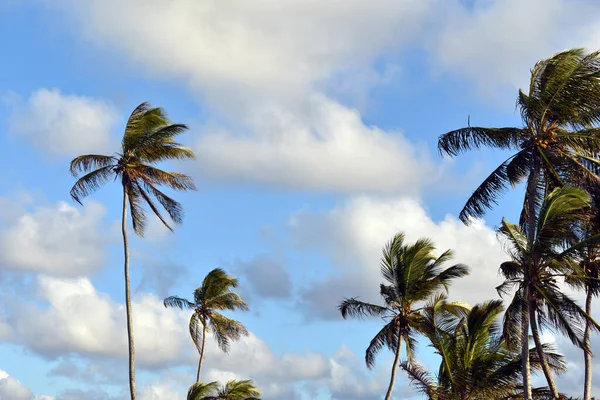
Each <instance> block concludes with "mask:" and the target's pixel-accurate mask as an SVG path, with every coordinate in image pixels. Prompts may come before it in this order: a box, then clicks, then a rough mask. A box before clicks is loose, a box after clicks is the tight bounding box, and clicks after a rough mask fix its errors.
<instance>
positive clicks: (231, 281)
mask: <svg viewBox="0 0 600 400" xmlns="http://www.w3.org/2000/svg"><path fill="white" fill-rule="evenodd" d="M237 286H238V281H237V279H235V278H233V277H231V276H229V275H227V273H225V271H223V270H222V269H221V268H215V269H213V270H212V271H210V272H209V273H208V275H206V277H205V278H204V281H203V282H202V286H200V287H199V288H197V289H196V290H195V291H194V300H193V301H189V300H186V299H183V298H181V297H177V296H170V297H167V298H166V299H165V300H164V305H165V307H179V308H181V309H184V308H185V309H188V310H194V313H193V314H192V316H191V318H190V335H191V336H192V340H193V341H194V344H195V345H196V348H197V349H198V352H199V353H200V360H199V361H198V374H197V375H196V382H200V373H201V372H202V361H203V360H204V351H205V345H206V334H207V332H208V330H209V329H210V331H211V332H212V334H213V335H214V337H215V339H216V340H217V344H218V345H219V348H221V350H223V351H224V352H225V353H227V352H229V341H230V340H238V339H239V338H241V337H242V336H247V335H248V331H247V330H246V328H245V327H244V325H242V324H241V323H240V322H238V321H236V320H233V319H230V318H227V317H226V316H224V315H223V314H221V313H219V312H218V311H220V310H235V309H240V310H245V311H246V310H248V305H247V304H246V303H245V302H244V300H242V297H241V296H240V295H239V294H237V293H235V292H232V291H230V288H232V287H233V288H235V287H237Z"/></svg>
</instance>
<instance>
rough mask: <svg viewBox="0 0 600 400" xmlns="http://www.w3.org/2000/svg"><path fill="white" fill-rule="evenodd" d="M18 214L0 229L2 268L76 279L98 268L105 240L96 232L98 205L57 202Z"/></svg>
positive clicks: (100, 214) (101, 212)
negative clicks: (75, 205)
mask: <svg viewBox="0 0 600 400" xmlns="http://www.w3.org/2000/svg"><path fill="white" fill-rule="evenodd" d="M21 212H22V213H21V214H20V215H18V216H16V215H13V216H11V218H10V220H8V221H7V225H6V226H4V227H2V228H1V230H0V262H2V266H3V267H4V268H10V269H16V270H25V271H35V272H44V273H47V274H51V275H57V276H80V275H85V274H89V273H91V272H93V271H96V270H98V269H99V268H100V267H101V266H102V263H103V261H104V244H105V243H106V241H107V238H106V237H105V236H104V235H103V234H102V233H101V229H100V225H101V223H102V220H103V219H104V216H105V214H106V209H105V207H104V206H103V205H102V204H100V203H97V202H93V201H92V202H89V203H88V204H87V205H86V207H85V208H75V207H73V206H71V205H69V204H67V203H66V202H62V201H61V202H58V203H56V204H51V205H45V206H40V207H36V208H34V209H33V211H27V210H21Z"/></svg>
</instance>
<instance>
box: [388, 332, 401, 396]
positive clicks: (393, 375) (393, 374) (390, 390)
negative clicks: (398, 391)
mask: <svg viewBox="0 0 600 400" xmlns="http://www.w3.org/2000/svg"><path fill="white" fill-rule="evenodd" d="M401 350H402V336H400V328H398V347H397V348H396V357H395V358H394V365H393V366H392V376H391V377H390V386H389V387H388V390H387V393H386V394H385V399H384V400H390V399H391V398H392V391H393V390H394V383H396V372H398V363H399V362H400V351H401Z"/></svg>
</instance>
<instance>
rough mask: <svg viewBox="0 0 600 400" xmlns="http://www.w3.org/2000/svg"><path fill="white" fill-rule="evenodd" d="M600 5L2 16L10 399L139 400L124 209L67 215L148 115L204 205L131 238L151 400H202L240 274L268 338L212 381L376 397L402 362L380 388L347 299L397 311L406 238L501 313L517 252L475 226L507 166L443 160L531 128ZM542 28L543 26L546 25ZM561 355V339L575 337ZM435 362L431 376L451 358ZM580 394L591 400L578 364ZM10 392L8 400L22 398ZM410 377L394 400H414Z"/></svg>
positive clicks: (106, 201) (148, 7)
mask: <svg viewBox="0 0 600 400" xmlns="http://www.w3.org/2000/svg"><path fill="white" fill-rule="evenodd" d="M599 8H600V5H598V4H597V3H596V2H593V1H584V0H527V1H523V0H475V1H459V0H444V1H442V0H421V1H416V0H407V1H403V2H398V1H392V0H389V1H388V0H377V1H366V0H344V1H341V0H333V1H329V2H327V3H324V2H318V1H312V0H310V1H300V0H279V1H271V0H259V1H256V2H253V3H250V2H243V1H234V0H219V1H216V0H215V1H203V2H198V1H195V0H175V1H169V2H167V1H159V0H152V1H142V0H127V1H122V0H86V1H77V2H76V1H74V0H71V1H69V0H56V1H52V2H49V1H44V0H20V1H8V2H5V3H3V4H2V5H0V48H1V49H2V50H3V54H4V55H5V57H4V58H3V60H4V61H3V62H2V63H0V99H1V101H0V127H1V131H0V132H2V134H0V149H2V150H0V152H1V157H0V168H1V170H2V171H3V173H2V174H0V296H1V298H2V301H1V302H0V304H2V305H1V306H0V360H1V361H0V395H2V396H5V397H1V398H2V399H4V398H8V399H9V400H21V399H37V400H41V399H54V400H69V399H80V398H86V399H122V398H125V397H124V396H125V394H126V384H127V382H126V342H125V325H124V318H125V313H124V306H123V297H124V296H123V292H124V290H123V281H122V248H121V238H120V231H119V218H120V210H119V205H120V200H119V199H120V194H119V187H118V185H116V184H109V185H107V186H106V187H104V188H103V189H101V190H100V191H98V192H97V193H96V194H95V195H94V196H92V197H90V198H89V199H87V200H86V201H85V203H84V207H81V206H79V205H78V204H76V203H75V202H73V201H72V200H71V199H70V198H69V194H68V193H69V190H70V187H71V186H72V184H73V182H74V180H73V178H72V177H71V176H70V175H69V173H68V164H69V162H70V160H71V159H72V158H73V157H75V156H77V155H79V154H84V153H107V154H110V153H112V152H115V151H117V150H118V143H119V140H120V137H121V135H122V129H123V124H124V121H125V120H126V118H127V116H128V115H129V113H130V112H131V110H133V108H135V107H136V106H137V105H138V104H139V103H141V102H142V101H149V102H150V103H151V104H153V105H156V106H161V107H163V108H165V110H166V111H167V112H168V113H169V115H170V117H171V119H172V120H173V121H175V122H181V123H186V124H188V125H189V127H190V130H189V132H188V133H186V134H185V135H184V136H182V142H184V143H185V144H186V145H188V146H190V147H192V148H193V149H194V150H195V151H196V153H197V155H198V159H197V160H196V161H195V162H187V163H172V164H169V165H167V166H165V167H170V168H174V169H177V170H181V171H184V172H186V173H189V174H190V175H192V176H193V177H194V178H195V179H196V182H197V184H198V191H197V192H192V193H178V194H177V198H178V199H179V200H180V201H181V202H182V203H183V205H184V207H185V211H186V217H185V222H184V225H183V226H181V227H179V228H177V229H176V231H175V233H174V234H171V233H169V232H168V231H166V229H164V228H163V227H161V226H160V224H159V222H158V220H156V221H154V220H153V221H152V222H151V223H150V224H149V227H148V232H147V234H146V237H145V238H144V239H140V238H133V239H132V252H133V260H132V287H133V288H134V292H135V293H134V319H135V324H136V325H135V326H136V345H137V355H138V381H139V383H138V387H139V392H140V398H141V399H142V400H146V399H147V400H150V399H153V400H154V399H156V400H162V399H173V398H183V394H184V393H185V392H186V390H187V387H188V386H189V384H190V383H191V382H193V379H194V376H195V365H196V360H197V353H196V350H195V348H194V345H193V343H192V342H191V340H190V339H189V337H188V334H187V322H188V319H189V313H186V312H178V311H175V310H166V309H164V307H163V306H162V299H163V298H164V297H165V296H167V295H172V294H177V295H180V296H186V297H189V296H191V294H192V292H193V290H194V289H195V288H196V287H197V286H199V285H200V284H201V282H202V279H203V277H204V275H205V274H206V273H207V272H208V271H210V270H211V269H213V268H215V267H222V268H224V269H226V270H227V271H228V272H230V273H231V274H234V275H235V276H237V277H239V279H240V282H241V287H240V292H241V293H242V294H243V295H244V297H245V298H246V299H247V300H248V302H249V304H250V307H251V311H250V312H247V313H242V312H240V313H236V314H235V317H236V318H238V319H239V320H240V321H242V322H243V323H244V324H246V326H247V327H248V328H249V330H250V331H251V335H250V337H248V338H246V339H244V340H242V341H240V342H238V343H234V344H233V345H232V351H231V353H230V354H228V355H224V354H222V353H220V352H219V351H218V350H217V348H216V344H215V343H214V341H212V339H210V340H209V342H208V344H209V349H208V353H207V358H206V362H205V369H204V372H203V374H204V379H205V380H227V379H229V378H231V377H236V378H243V379H246V378H250V379H253V380H255V382H256V383H257V385H258V386H259V387H260V388H261V389H262V391H263V394H264V398H265V399H267V400H269V399H283V398H286V399H376V398H380V395H379V393H381V392H382V391H383V390H385V386H386V384H387V380H388V375H387V374H388V370H389V368H390V362H391V355H389V354H387V353H386V352H382V353H381V355H380V356H379V358H378V362H377V368H376V369H375V370H373V371H367V370H366V368H365V367H364V363H363V356H364V349H365V348H366V346H367V344H368V342H369V340H370V339H371V338H372V336H373V335H374V334H375V333H376V331H377V329H378V327H379V324H378V322H379V321H377V320H374V321H344V320H341V318H340V317H339V315H338V314H337V311H336V306H337V304H338V303H339V301H340V300H341V299H342V297H344V296H360V297H361V298H364V299H368V300H373V301H376V300H378V299H377V290H378V284H379V281H380V277H379V267H378V266H379V256H380V251H381V248H382V247H383V245H384V244H385V242H386V241H387V240H389V239H390V238H391V236H392V235H393V234H394V233H395V232H397V231H405V232H406V234H407V236H408V238H409V240H415V239H416V238H418V237H422V236H428V237H431V238H432V239H433V240H434V241H435V242H436V244H437V245H438V248H439V249H440V250H444V249H446V248H452V249H454V250H455V251H456V260H457V261H458V262H464V263H466V264H468V265H470V266H471V267H472V274H471V276H470V277H468V278H465V279H463V280H462V281H460V282H457V283H456V285H455V286H454V287H453V288H452V290H451V297H452V298H454V299H457V300H458V299H464V300H467V301H469V302H472V303H474V302H477V301H482V300H485V299H487V298H495V297H496V293H495V291H494V287H495V286H496V285H497V284H498V277H497V268H498V265H499V263H500V262H502V261H503V260H504V259H505V258H506V256H505V255H504V252H503V250H502V248H501V246H500V245H499V244H498V242H497V241H496V237H495V233H494V227H495V226H497V225H498V223H499V222H500V219H501V218H502V216H506V217H507V218H509V219H512V220H515V219H516V216H517V215H518V210H519V205H520V202H521V191H520V190H519V188H517V190H515V191H512V192H509V193H507V195H506V196H505V197H504V198H503V201H502V203H501V204H500V205H499V206H498V207H497V208H496V209H494V210H492V211H491V212H490V213H489V214H488V215H487V216H486V219H485V221H479V222H477V223H476V224H474V225H472V226H470V227H466V226H464V225H463V224H462V223H460V222H459V221H458V220H457V218H456V216H457V215H458V212H459V211H460V209H461V207H462V205H463V204H464V201H465V199H466V198H467V197H468V195H469V194H470V193H471V191H472V190H473V189H474V188H475V187H476V185H477V184H478V183H479V182H480V181H481V180H482V179H483V178H484V177H485V176H486V175H487V173H489V172H490V171H491V169H492V168H494V167H495V165H497V164H498V163H499V162H500V161H501V160H502V156H503V154H499V153H496V152H491V151H485V150H484V151H480V152H478V153H473V154H469V155H465V156H461V157H459V158H458V159H456V160H442V159H441V158H440V157H439V155H438V152H437V149H436V141H437V137H438V136H439V135H440V134H442V133H445V132H447V131H449V130H452V129H456V128H459V127H462V126H464V125H466V123H467V118H468V117H469V116H470V121H471V124H472V125H484V126H510V125H515V124H519V116H518V113H516V112H515V109H514V99H515V95H516V93H517V89H518V88H519V87H524V86H525V85H527V82H528V75H529V69H530V68H531V67H532V66H533V65H534V63H535V62H536V61H537V60H539V59H540V58H543V57H547V56H550V55H551V54H552V53H554V52H556V51H559V50H562V49H565V48H570V47H581V46H583V47H587V48H590V49H595V48H600V30H599V29H598V20H597V15H599V14H598V12H599V11H600V9H599ZM532 21H534V22H532ZM556 340H558V343H559V344H561V343H562V344H564V342H561V340H562V339H560V338H556ZM422 347H423V349H421V351H420V352H419V354H418V358H419V359H420V360H421V361H422V362H424V363H425V364H427V365H430V366H432V365H435V362H436V359H435V357H434V356H433V355H432V354H430V352H429V351H428V350H427V349H426V348H425V346H422ZM564 349H565V350H564V352H565V353H566V355H567V357H568V360H569V362H571V363H572V365H571V368H570V371H569V373H568V374H567V376H565V377H563V378H561V381H560V382H561V385H563V386H561V388H562V389H563V390H564V391H567V392H569V391H570V392H571V393H573V394H578V393H579V387H580V386H581V385H580V384H579V383H578V381H579V380H580V379H582V378H581V376H582V375H581V373H580V370H578V364H580V361H579V360H580V358H581V357H580V355H579V354H578V353H577V352H576V351H575V350H573V349H571V348H570V347H568V346H566V345H565V346H564ZM6 396H8V397H6ZM415 396H416V394H415V392H414V390H413V389H412V388H410V387H409V385H408V381H407V380H406V379H405V377H404V376H403V375H402V374H400V377H399V379H398V383H397V391H396V395H395V398H396V399H412V398H416V397H415Z"/></svg>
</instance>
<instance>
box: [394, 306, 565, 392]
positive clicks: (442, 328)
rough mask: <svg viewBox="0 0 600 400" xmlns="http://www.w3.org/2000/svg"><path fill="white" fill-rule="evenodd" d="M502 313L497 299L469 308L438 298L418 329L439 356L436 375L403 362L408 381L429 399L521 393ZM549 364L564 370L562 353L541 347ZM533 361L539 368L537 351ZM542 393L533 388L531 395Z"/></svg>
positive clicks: (425, 310) (517, 367)
mask: <svg viewBox="0 0 600 400" xmlns="http://www.w3.org/2000/svg"><path fill="white" fill-rule="evenodd" d="M502 312H503V307H502V303H501V302H500V301H498V300H491V301H486V302H484V303H482V304H478V305H476V306H474V307H473V308H470V307H468V306H465V305H463V304H456V303H448V302H447V299H446V297H445V296H443V295H439V296H436V297H435V298H434V299H432V300H431V301H430V302H429V303H428V304H427V306H426V307H424V308H423V310H422V315H423V320H422V322H421V332H422V333H423V334H424V335H425V336H427V338H428V339H429V340H430V342H431V346H432V347H433V348H434V349H435V351H436V353H437V354H438V355H439V356H440V357H441V362H440V367H439V371H438V373H437V374H436V376H435V378H434V377H433V376H432V374H431V373H429V372H428V371H426V370H425V369H424V368H423V367H422V366H420V365H418V364H417V363H415V362H412V363H408V362H403V363H402V364H401V366H402V369H404V370H405V371H406V372H407V373H408V375H409V378H410V379H411V381H412V384H413V385H414V386H416V387H417V388H418V389H419V390H420V391H422V392H423V393H424V394H426V395H427V396H428V398H429V399H431V400H455V399H456V400H469V399H506V398H508V397H512V396H519V395H521V396H522V390H521V388H520V380H521V359H520V358H521V357H520V354H519V352H518V351H517V352H515V351H514V350H511V347H510V346H507V344H506V341H505V338H504V337H503V336H502V332H501V326H499V323H498V322H497V318H498V317H499V316H500V315H501V313H502ZM544 350H545V351H546V355H547V357H548V358H549V362H550V366H551V367H552V368H553V369H554V370H555V371H558V372H563V371H564V370H565V364H564V363H563V361H562V357H561V356H559V355H557V354H554V353H553V352H551V348H550V347H549V346H546V345H545V346H544ZM530 355H531V364H532V367H533V369H534V371H535V370H539V369H540V363H539V359H538V357H537V353H536V350H535V349H532V350H530ZM537 392H543V389H536V390H534V393H537Z"/></svg>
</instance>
